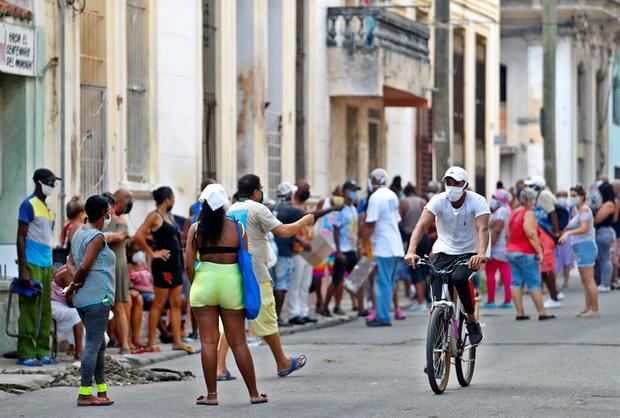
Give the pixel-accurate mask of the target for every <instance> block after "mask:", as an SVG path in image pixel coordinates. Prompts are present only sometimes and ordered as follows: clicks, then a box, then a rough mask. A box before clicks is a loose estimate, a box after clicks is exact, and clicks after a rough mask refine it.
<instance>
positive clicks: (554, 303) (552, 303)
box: [544, 299, 562, 309]
mask: <svg viewBox="0 0 620 418" xmlns="http://www.w3.org/2000/svg"><path fill="white" fill-rule="evenodd" d="M544 306H545V309H558V308H561V307H562V302H560V301H559V300H553V299H547V300H546V301H545V304H544Z"/></svg>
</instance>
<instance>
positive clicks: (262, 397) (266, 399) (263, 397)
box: [250, 393, 269, 405]
mask: <svg viewBox="0 0 620 418" xmlns="http://www.w3.org/2000/svg"><path fill="white" fill-rule="evenodd" d="M267 402H269V397H268V396H267V394H266V393H261V394H260V400H258V401H252V400H250V404H252V405H258V404H261V403H267Z"/></svg>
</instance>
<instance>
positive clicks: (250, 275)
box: [237, 222, 261, 319]
mask: <svg viewBox="0 0 620 418" xmlns="http://www.w3.org/2000/svg"><path fill="white" fill-rule="evenodd" d="M237 235H238V236H239V251H238V252H237V258H238V263H239V270H241V277H242V278H243V303H244V304H245V317H246V318H247V319H255V318H256V317H257V316H258V313H259V312H260V304H261V298H260V286H259V285H258V280H256V273H254V268H253V267H252V254H250V253H249V252H248V250H247V249H246V248H245V244H244V242H243V235H242V234H241V226H240V225H239V222H237Z"/></svg>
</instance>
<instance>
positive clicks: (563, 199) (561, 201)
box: [558, 197, 568, 206]
mask: <svg viewBox="0 0 620 418" xmlns="http://www.w3.org/2000/svg"><path fill="white" fill-rule="evenodd" d="M558 203H559V204H560V205H562V206H566V204H567V203H568V198H567V197H558Z"/></svg>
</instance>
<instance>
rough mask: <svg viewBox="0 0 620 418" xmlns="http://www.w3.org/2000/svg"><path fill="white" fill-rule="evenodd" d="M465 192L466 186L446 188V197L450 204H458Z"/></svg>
mask: <svg viewBox="0 0 620 418" xmlns="http://www.w3.org/2000/svg"><path fill="white" fill-rule="evenodd" d="M464 191H465V186H463V187H458V186H446V195H447V196H448V199H449V200H450V202H456V201H457V200H459V199H460V198H461V197H463V192H464Z"/></svg>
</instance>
